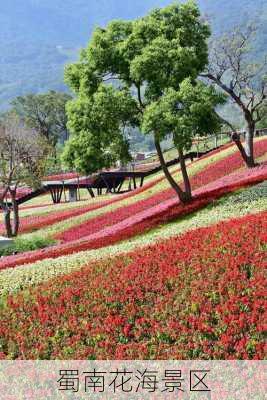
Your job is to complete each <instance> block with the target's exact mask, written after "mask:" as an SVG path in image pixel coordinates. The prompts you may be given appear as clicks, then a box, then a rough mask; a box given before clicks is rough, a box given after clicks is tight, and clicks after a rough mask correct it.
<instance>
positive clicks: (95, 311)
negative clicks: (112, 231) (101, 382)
mask: <svg viewBox="0 0 267 400" xmlns="http://www.w3.org/2000/svg"><path fill="white" fill-rule="evenodd" d="M266 228H267V213H266V212H262V213H260V214H256V215H251V216H246V217H243V218H241V219H233V220H230V221H228V222H222V223H219V224H218V225H215V226H213V227H207V228H200V229H198V230H193V231H190V232H187V233H185V234H184V235H181V236H178V237H175V238H172V239H169V240H167V241H162V242H161V244H160V245H159V244H158V245H157V246H150V247H148V248H146V249H143V251H142V252H138V251H135V252H132V253H129V254H127V256H125V257H118V258H115V259H112V260H109V259H107V260H105V261H102V262H98V263H91V264H90V265H88V266H85V267H84V268H83V269H82V270H80V271H77V272H74V273H72V274H69V275H65V276H64V277H60V279H59V278H56V279H54V280H51V281H49V282H48V283H45V284H43V285H42V286H39V287H37V288H36V289H34V288H33V289H30V290H29V291H27V292H25V293H24V292H21V293H19V294H17V295H12V296H8V297H7V299H6V302H5V304H3V305H2V312H1V317H0V332H1V357H2V358H9V359H16V358H23V359H35V358H41V359H44V358H45V359H55V358H72V359H88V358H91V359H94V358H96V359H144V358H149V359H173V358H175V359H188V358H190V359H196V358H197V359H236V358H238V359H258V358H262V357H263V356H264V340H263V332H264V312H265V311H264V310H265V309H266V303H265V302H264V265H265V263H264V259H265V252H264V250H266ZM18 321H19V322H18ZM18 326H19V329H18Z"/></svg>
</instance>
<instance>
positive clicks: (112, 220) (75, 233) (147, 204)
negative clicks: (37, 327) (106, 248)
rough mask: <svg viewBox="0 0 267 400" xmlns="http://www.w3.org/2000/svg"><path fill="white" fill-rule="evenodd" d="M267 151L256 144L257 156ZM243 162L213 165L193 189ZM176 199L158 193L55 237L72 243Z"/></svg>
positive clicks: (237, 159)
mask: <svg viewBox="0 0 267 400" xmlns="http://www.w3.org/2000/svg"><path fill="white" fill-rule="evenodd" d="M266 151H267V140H266V141H264V142H263V143H262V142H260V143H256V145H255V154H256V156H258V157H259V156H260V155H262V154H264V153H265V152H266ZM242 164H243V161H242V159H241V157H240V154H239V152H235V153H234V154H232V155H230V156H228V157H227V158H226V159H223V160H220V161H218V162H215V163H212V165H210V166H208V167H207V168H205V169H204V170H203V171H200V172H199V173H197V174H196V175H194V176H193V177H192V178H191V185H192V189H197V188H198V187H201V186H204V185H207V184H208V183H210V182H213V181H214V180H217V179H219V178H221V177H223V176H225V175H228V174H229V173H231V172H233V171H234V170H236V169H238V168H240V167H242ZM173 198H174V199H176V193H175V192H174V190H173V189H171V188H170V189H167V190H164V191H163V192H160V193H157V194H155V195H153V196H151V197H149V198H147V199H144V200H142V201H139V202H138V203H136V204H133V205H129V206H126V207H121V208H119V209H117V210H114V211H111V212H109V213H106V214H104V215H101V216H99V217H96V218H93V219H90V220H89V221H85V222H84V223H82V224H80V225H78V226H77V227H73V228H70V229H68V230H66V231H64V232H63V233H60V234H58V235H56V236H55V239H59V240H61V241H63V242H71V241H73V240H78V239H81V238H83V237H85V236H88V235H91V234H93V233H96V232H98V231H100V230H103V228H105V227H108V226H112V225H114V224H117V223H119V222H121V221H122V220H124V219H127V218H129V217H131V216H134V215H136V214H137V213H140V212H142V211H144V210H147V209H150V208H151V207H154V206H156V205H157V204H160V203H162V202H164V201H166V200H168V199H173Z"/></svg>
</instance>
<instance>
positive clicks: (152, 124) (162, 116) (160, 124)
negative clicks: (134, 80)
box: [142, 78, 225, 150]
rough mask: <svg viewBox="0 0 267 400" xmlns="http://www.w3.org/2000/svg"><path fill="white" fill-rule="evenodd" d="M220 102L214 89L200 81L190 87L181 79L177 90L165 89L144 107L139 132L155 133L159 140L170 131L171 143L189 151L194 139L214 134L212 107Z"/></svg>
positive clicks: (215, 120) (218, 122)
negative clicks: (158, 96)
mask: <svg viewBox="0 0 267 400" xmlns="http://www.w3.org/2000/svg"><path fill="white" fill-rule="evenodd" d="M224 101H225V99H224V97H223V96H222V95H220V94H218V93H216V92H215V90H214V88H212V87H207V86H205V85H204V84H203V83H201V82H197V83H196V84H192V82H191V80H190V79H189V78H188V79H185V80H184V81H183V82H182V83H181V85H180V89H179V90H178V91H175V90H174V89H168V90H167V91H166V93H165V94H164V96H162V97H161V98H160V99H159V100H158V101H157V102H153V103H151V104H150V105H149V106H148V107H147V109H146V110H145V113H144V118H143V124H142V130H143V131H144V132H155V133H156V135H157V137H158V139H160V140H162V139H164V138H166V133H168V132H172V133H173V141H174V144H175V145H176V146H177V147H182V148H183V149H185V150H189V149H190V148H191V146H192V140H193V138H194V137H195V136H204V135H206V134H208V133H214V132H216V130H217V129H218V128H219V126H220V121H219V118H218V116H217V114H216V113H215V112H214V106H215V105H218V104H223V103H224Z"/></svg>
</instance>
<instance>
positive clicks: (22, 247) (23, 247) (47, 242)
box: [0, 236, 55, 257]
mask: <svg viewBox="0 0 267 400" xmlns="http://www.w3.org/2000/svg"><path fill="white" fill-rule="evenodd" d="M54 243H55V241H54V240H53V239H50V238H42V237H40V236H36V237H33V238H31V239H30V240H29V239H22V238H16V239H15V240H14V242H13V244H12V245H10V246H7V247H4V248H2V249H0V257H2V256H9V255H12V254H18V253H24V252H25V251H32V250H37V249H43V248H45V247H48V246H51V245H52V244H54Z"/></svg>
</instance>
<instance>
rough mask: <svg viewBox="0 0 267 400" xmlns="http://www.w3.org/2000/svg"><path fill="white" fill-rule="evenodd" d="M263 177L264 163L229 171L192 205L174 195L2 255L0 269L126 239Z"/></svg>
mask: <svg viewBox="0 0 267 400" xmlns="http://www.w3.org/2000/svg"><path fill="white" fill-rule="evenodd" d="M266 178H267V164H266V165H263V166H261V167H259V168H254V169H253V170H250V171H244V172H240V173H237V174H232V175H231V176H229V177H228V180H227V179H226V178H225V177H224V178H223V179H222V180H218V181H217V185H215V184H214V183H212V184H211V185H210V186H209V187H208V189H206V188H205V187H204V188H201V189H200V190H198V191H197V192H195V196H198V197H196V200H195V201H194V202H193V203H192V204H189V205H187V206H186V207H182V206H181V205H180V204H179V203H178V202H177V199H176V198H174V199H170V200H168V201H166V202H163V203H162V204H159V205H157V206H155V207H153V208H151V209H149V210H145V211H143V212H140V213H135V214H134V215H133V216H132V217H130V218H128V219H125V220H123V221H121V222H120V223H117V224H114V225H113V226H111V227H107V228H105V229H103V230H102V231H99V232H96V233H94V234H92V235H89V236H87V237H84V238H82V239H79V240H74V241H72V242H69V243H66V244H59V245H57V246H52V247H50V248H47V249H42V250H37V251H32V252H26V253H23V254H18V255H15V256H8V257H4V258H3V260H0V270H1V269H6V268H11V267H16V266H18V265H23V264H30V263H34V262H36V261H38V260H43V259H45V258H56V257H60V256H62V255H67V254H73V253H75V252H77V251H83V250H88V249H94V248H99V247H103V246H107V245H110V244H113V243H116V242H118V241H120V240H124V239H128V238H129V237H132V236H134V235H137V234H139V233H141V232H143V231H144V230H147V229H151V228H154V227H156V226H158V225H159V224H160V223H164V222H166V221H169V220H172V219H174V218H177V217H178V216H180V215H186V214H188V213H190V212H193V211H195V210H197V209H199V208H201V207H203V206H204V205H206V204H208V203H209V202H211V201H213V199H214V198H219V197H221V196H222V195H223V194H225V193H229V192H231V191H233V190H235V189H236V188H239V187H242V186H246V185H251V184H255V183H258V182H261V181H263V180H265V179H266Z"/></svg>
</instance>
